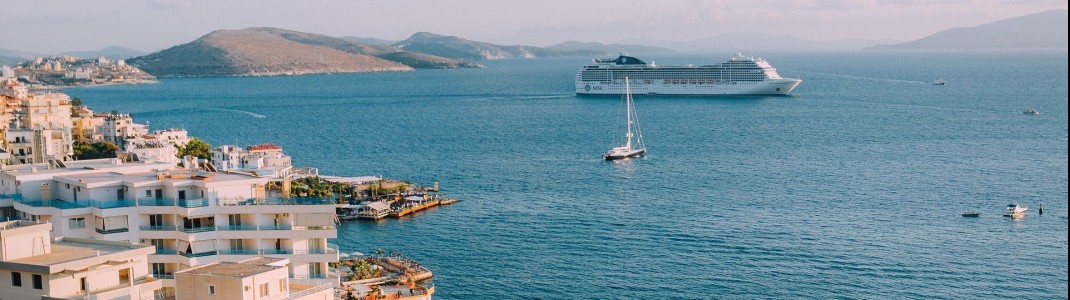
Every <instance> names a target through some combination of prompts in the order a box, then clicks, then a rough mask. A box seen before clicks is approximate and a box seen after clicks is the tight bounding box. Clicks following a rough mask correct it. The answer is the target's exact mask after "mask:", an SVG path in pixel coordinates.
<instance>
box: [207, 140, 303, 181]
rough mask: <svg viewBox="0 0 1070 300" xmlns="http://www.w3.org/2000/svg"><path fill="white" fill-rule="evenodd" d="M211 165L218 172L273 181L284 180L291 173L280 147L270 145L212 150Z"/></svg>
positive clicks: (287, 159) (290, 163)
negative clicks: (253, 176) (244, 174)
mask: <svg viewBox="0 0 1070 300" xmlns="http://www.w3.org/2000/svg"><path fill="white" fill-rule="evenodd" d="M212 164H214V165H215V166H216V168H218V169H219V170H220V171H235V172H249V173H255V174H257V175H260V176H268V177H271V178H275V179H284V178H287V177H289V176H290V175H291V174H292V173H293V163H292V159H291V158H290V156H289V155H286V154H283V152H282V147H279V146H276V145H274V144H270V143H264V144H260V145H254V146H249V147H247V148H244V149H243V148H240V147H237V146H230V145H222V146H220V147H218V148H215V149H212Z"/></svg>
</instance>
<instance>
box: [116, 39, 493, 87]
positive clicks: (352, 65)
mask: <svg viewBox="0 0 1070 300" xmlns="http://www.w3.org/2000/svg"><path fill="white" fill-rule="evenodd" d="M127 63H128V64H131V65H134V66H136V67H138V68H141V69H142V70H144V71H145V72H148V73H150V74H153V75H156V76H247V75H248V76H260V75H264V76H266V75H297V74H313V73H351V72H380V71H408V70H412V69H413V68H465V67H479V65H478V64H474V63H468V62H461V61H457V60H453V59H448V58H444V57H438V56H434V55H428V54H422V53H408V52H406V51H404V50H401V49H397V48H394V47H390V46H377V45H370V44H363V43H359V42H354V41H347V40H343V39H340V38H336V37H331V36H326V35H321V34H314V33H305V32H297V31H292V30H285V29H278V28H263V27H257V28H247V29H241V30H217V31H214V32H212V33H209V34H207V35H205V36H202V37H200V38H198V39H196V40H194V41H192V42H189V43H186V44H182V45H178V46H174V47H171V48H168V49H166V50H163V51H160V52H156V53H153V54H149V55H146V56H141V57H137V58H133V59H130V60H127Z"/></svg>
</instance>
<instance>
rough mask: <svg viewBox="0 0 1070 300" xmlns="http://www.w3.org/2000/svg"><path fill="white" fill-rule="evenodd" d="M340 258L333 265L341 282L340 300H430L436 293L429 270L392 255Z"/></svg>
mask: <svg viewBox="0 0 1070 300" xmlns="http://www.w3.org/2000/svg"><path fill="white" fill-rule="evenodd" d="M378 253H379V254H378V255H377V256H366V257H358V256H343V257H342V258H341V259H340V260H339V261H338V263H337V264H335V267H336V270H337V271H338V273H339V275H340V277H341V279H342V281H341V282H340V283H339V287H338V292H337V293H336V294H338V295H339V296H340V297H341V299H367V300H371V299H399V300H422V299H431V295H433V294H434V293H435V286H434V283H432V282H431V280H430V279H431V278H432V277H433V276H434V274H432V273H431V270H429V269H427V268H426V267H424V266H423V265H421V264H420V263H419V262H417V261H416V260H413V259H411V258H407V257H404V256H401V255H400V254H398V253H396V252H392V253H391V254H390V255H389V256H383V254H382V250H378ZM355 254H356V253H355Z"/></svg>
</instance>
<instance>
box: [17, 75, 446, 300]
mask: <svg viewBox="0 0 1070 300" xmlns="http://www.w3.org/2000/svg"><path fill="white" fill-rule="evenodd" d="M0 101H2V102H0V103H2V104H3V110H2V111H0V125H2V126H0V141H2V145H0V237H2V239H0V243H2V245H0V249H7V250H5V251H3V252H2V253H0V274H10V275H11V276H10V283H11V285H7V284H6V283H5V284H0V295H3V298H4V299H8V298H12V299H40V298H41V295H47V298H48V299H83V298H84V299H193V298H194V295H221V296H222V297H223V298H225V299H242V298H243V297H245V294H242V293H255V294H256V295H258V296H259V297H256V298H257V299H413V300H417V299H431V295H432V294H433V293H434V292H435V288H434V285H433V283H432V282H431V280H430V278H431V272H430V270H428V269H427V268H424V267H422V266H421V265H420V264H419V263H417V262H416V261H414V260H412V259H409V258H405V257H403V256H401V255H400V254H397V253H394V252H391V253H390V255H384V253H383V252H382V251H379V252H378V255H367V256H366V255H363V254H360V253H356V252H353V253H351V254H350V253H345V252H343V251H341V249H339V247H338V246H337V245H334V244H331V243H328V240H329V239H334V238H337V237H338V233H337V224H338V222H339V215H338V214H339V213H340V212H349V211H351V209H354V208H355V209H358V210H360V211H362V212H374V213H378V212H379V211H378V210H375V209H370V210H369V209H361V208H364V207H368V206H369V204H370V203H387V204H386V205H387V207H388V208H395V209H401V210H407V211H406V213H411V212H413V211H415V210H418V209H415V208H414V207H415V206H418V205H421V204H426V203H429V202H431V201H437V203H441V202H442V201H441V200H439V199H438V198H437V197H439V195H438V193H437V192H438V189H437V183H436V185H435V187H434V188H421V187H419V186H417V185H414V184H411V183H405V182H399V181H391V180H383V179H382V177H373V176H363V177H337V176H335V177H329V176H324V177H321V176H319V174H318V173H319V172H318V169H316V168H312V167H304V168H301V167H294V166H293V165H292V163H291V158H290V156H288V155H286V154H284V153H283V151H282V147H279V146H277V145H274V144H270V143H265V144H260V145H254V146H249V147H237V146H231V145H221V146H219V147H215V148H213V147H211V146H210V145H209V144H208V143H206V142H204V141H202V140H199V139H197V138H194V137H191V136H190V135H189V134H188V133H187V132H186V130H184V129H178V128H171V129H163V130H150V129H149V127H148V126H147V125H145V124H139V123H136V122H135V121H134V119H133V118H132V117H131V116H130V115H129V114H121V113H118V112H108V113H100V112H94V111H92V110H90V109H89V108H88V107H86V106H85V105H82V104H81V101H80V100H79V99H77V98H74V99H72V98H70V97H69V96H68V95H66V94H63V93H58V92H41V91H36V90H32V89H30V88H29V87H27V85H25V84H23V83H22V82H20V81H19V80H17V79H15V78H13V77H5V78H2V79H0ZM358 179H359V180H358ZM386 186H389V188H387V187H386ZM402 196H404V197H405V199H402ZM370 206H374V207H379V206H380V205H378V204H375V205H370ZM387 213H389V211H387ZM351 250H352V249H350V251H351ZM5 276H6V275H5ZM5 282H8V281H5ZM243 283H244V284H245V285H246V286H247V288H246V289H245V290H242V289H223V288H222V287H224V286H231V285H234V286H236V285H242V284H243ZM217 287H219V289H218V290H217V289H216V288H217Z"/></svg>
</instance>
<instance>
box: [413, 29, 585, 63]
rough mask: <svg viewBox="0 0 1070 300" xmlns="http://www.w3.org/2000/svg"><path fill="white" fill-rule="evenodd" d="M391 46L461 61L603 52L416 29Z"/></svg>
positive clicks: (581, 54)
mask: <svg viewBox="0 0 1070 300" xmlns="http://www.w3.org/2000/svg"><path fill="white" fill-rule="evenodd" d="M394 46H395V47H398V48H401V49H404V50H406V51H413V52H420V53H427V54H433V55H438V56H442V57H448V58H453V59H463V60H484V59H505V58H536V57H561V56H582V57H593V56H603V55H605V51H601V50H590V49H579V50H558V49H552V48H543V47H535V46H519V45H511V46H504V45H496V44H491V43H484V42H477V41H473V40H467V39H463V38H459V37H456V36H446V35H439V34H434V33H430V32H417V33H415V34H413V35H412V36H411V37H409V38H408V39H406V40H404V41H400V42H397V43H395V44H394Z"/></svg>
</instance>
